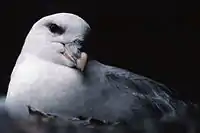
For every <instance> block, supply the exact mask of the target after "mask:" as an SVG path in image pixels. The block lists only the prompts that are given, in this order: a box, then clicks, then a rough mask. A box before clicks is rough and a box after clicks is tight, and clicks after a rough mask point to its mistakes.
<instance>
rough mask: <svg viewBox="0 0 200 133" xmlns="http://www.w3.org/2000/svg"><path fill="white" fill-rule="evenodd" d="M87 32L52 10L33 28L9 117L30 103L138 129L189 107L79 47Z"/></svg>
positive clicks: (25, 113) (81, 23)
mask: <svg viewBox="0 0 200 133" xmlns="http://www.w3.org/2000/svg"><path fill="white" fill-rule="evenodd" d="M90 31H91V27H90V26H89V24H88V23H87V22H86V21H85V20H84V19H82V18H81V17H79V16H78V15H75V14H72V13H55V14H51V15H48V16H45V17H43V18H41V19H39V20H38V21H37V22H36V23H35V24H34V25H33V26H32V28H31V30H30V31H29V33H28V35H27V37H26V39H25V42H24V45H23V47H22V50H21V53H20V54H19V57H18V59H17V61H16V64H15V66H14V68H13V71H12V74H11V77H10V82H9V86H8V91H7V95H6V99H5V106H6V109H7V110H8V112H9V114H10V116H12V117H16V118H23V119H27V118H29V114H30V108H29V107H32V108H34V110H38V111H40V112H43V114H51V115H55V116H59V117H61V118H65V119H70V118H77V119H79V120H87V121H88V120H90V122H91V123H92V121H93V122H94V121H101V122H102V123H104V124H108V123H112V124H113V123H118V122H119V123H126V124H127V123H128V124H133V123H134V126H132V127H133V128H135V129H138V130H140V126H139V125H140V124H142V125H143V126H144V125H145V124H144V123H145V122H147V123H151V122H152V121H154V122H155V121H157V120H159V121H167V120H169V121H170V120H175V119H176V118H177V117H179V116H182V115H183V114H184V109H186V108H187V106H188V105H187V104H186V103H185V102H184V101H182V100H179V99H178V98H176V96H174V95H173V91H172V89H170V88H168V87H167V86H165V85H164V84H162V83H159V82H157V81H154V80H152V79H150V78H148V77H145V76H141V75H139V74H135V73H133V72H131V71H129V70H126V69H123V68H118V67H115V66H109V65H106V64H103V63H101V62H99V61H97V60H95V59H93V58H91V57H90V55H89V54H88V53H87V52H86V51H81V49H82V48H83V47H84V46H85V45H87V44H86V43H85V38H86V37H87V36H88V35H89V34H90ZM32 112H33V111H32ZM148 118H151V119H150V120H151V121H148V120H149V119H148ZM144 119H146V120H147V121H144ZM155 123H156V122H155ZM154 126H155V125H154ZM132 127H131V128H132Z"/></svg>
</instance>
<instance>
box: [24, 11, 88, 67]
mask: <svg viewBox="0 0 200 133" xmlns="http://www.w3.org/2000/svg"><path fill="white" fill-rule="evenodd" d="M89 31H90V26H89V25H88V24H87V22H86V21H84V20H83V19H82V18H80V17H79V16H77V15H74V14H70V13H57V14H53V15H49V16H46V17H43V18H41V19H40V20H39V21H37V22H36V23H35V24H34V25H33V27H32V29H31V30H30V32H29V34H28V35H27V37H26V40H25V44H24V46H23V49H22V52H28V53H30V54H34V55H36V56H38V57H39V58H42V59H44V60H47V61H51V62H53V63H56V64H59V65H64V66H68V67H72V68H74V67H75V68H77V69H80V70H83V69H84V67H85V64H86V61H87V54H86V53H84V52H82V51H80V50H81V48H82V47H83V45H84V38H85V37H86V35H88V33H89Z"/></svg>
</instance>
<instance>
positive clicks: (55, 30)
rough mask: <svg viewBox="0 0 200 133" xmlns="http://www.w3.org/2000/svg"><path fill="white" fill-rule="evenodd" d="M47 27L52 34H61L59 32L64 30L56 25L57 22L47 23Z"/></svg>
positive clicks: (61, 32)
mask: <svg viewBox="0 0 200 133" xmlns="http://www.w3.org/2000/svg"><path fill="white" fill-rule="evenodd" d="M47 27H48V28H49V30H50V31H51V32H52V33H54V34H59V35H61V34H63V33H64V32H65V30H64V29H63V28H62V27H61V26H58V25H57V24H54V23H49V24H48V25H47Z"/></svg>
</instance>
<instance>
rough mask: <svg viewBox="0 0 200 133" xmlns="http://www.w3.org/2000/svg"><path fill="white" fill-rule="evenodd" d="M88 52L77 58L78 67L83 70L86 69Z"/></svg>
mask: <svg viewBox="0 0 200 133" xmlns="http://www.w3.org/2000/svg"><path fill="white" fill-rule="evenodd" d="M87 58H88V56H87V54H86V53H85V52H82V53H81V57H80V58H79V59H77V66H76V67H77V68H78V69H80V70H81V71H84V69H85V66H86V64H87Z"/></svg>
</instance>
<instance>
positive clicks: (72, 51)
mask: <svg viewBox="0 0 200 133" xmlns="http://www.w3.org/2000/svg"><path fill="white" fill-rule="evenodd" d="M64 49H65V50H64V52H63V53H62V54H63V55H64V56H65V57H66V58H67V59H68V60H70V61H71V62H73V64H74V66H75V67H76V68H77V69H79V70H80V71H84V68H85V66H86V64H87V58H88V57H87V54H86V53H85V52H81V51H80V50H79V49H78V48H77V47H76V46H75V44H64Z"/></svg>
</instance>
